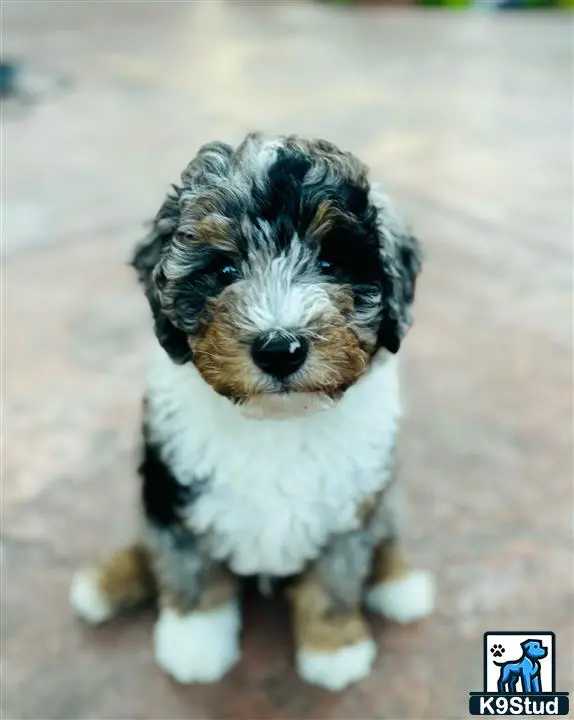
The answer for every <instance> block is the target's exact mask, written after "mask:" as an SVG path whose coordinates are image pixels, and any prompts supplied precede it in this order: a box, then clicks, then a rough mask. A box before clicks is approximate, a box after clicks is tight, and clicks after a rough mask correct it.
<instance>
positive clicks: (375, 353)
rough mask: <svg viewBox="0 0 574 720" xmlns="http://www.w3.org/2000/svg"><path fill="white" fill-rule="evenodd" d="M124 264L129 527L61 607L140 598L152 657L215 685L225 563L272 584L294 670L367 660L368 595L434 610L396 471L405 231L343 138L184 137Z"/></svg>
mask: <svg viewBox="0 0 574 720" xmlns="http://www.w3.org/2000/svg"><path fill="white" fill-rule="evenodd" d="M133 265H134V267H135V269H136V271H137V273H138V276H139V279H140V281H141V283H142V285H143V288H144V290H145V294H146V296H147V299H148V301H149V304H150V306H151V311H152V315H153V320H154V325H155V333H156V335H157V340H158V341H159V342H158V343H157V352H156V353H155V358H154V360H153V362H152V364H151V368H150V372H149V376H148V380H147V388H146V390H145V399H144V404H143V422H142V445H141V464H140V466H139V474H140V476H141V482H142V493H141V494H142V513H141V516H142V530H141V536H140V537H139V538H138V539H137V541H136V542H135V543H134V545H133V546H132V547H129V548H127V549H124V550H121V551H119V552H118V553H116V554H115V555H113V556H112V557H109V558H107V559H104V560H102V561H100V562H97V563H95V564H94V565H93V566H91V567H88V568H85V569H82V570H80V571H79V572H78V573H77V574H76V576H75V578H74V580H73V583H72V589H71V601H72V604H73V606H74V608H75V610H76V611H77V613H78V614H79V615H80V616H82V617H83V618H85V619H86V620H87V621H89V622H92V623H100V622H103V621H105V620H108V619H109V618H111V617H112V616H114V615H116V614H118V613H119V612H121V611H124V610H126V609H128V608H129V607H131V606H135V605H136V604H139V603H140V602H142V601H144V600H146V599H148V598H149V597H150V596H152V595H155V594H157V599H158V604H159V618H158V620H157V623H156V626H155V632H154V643H155V656H156V659H157V662H158V664H159V665H160V666H161V667H162V668H163V669H164V670H165V671H166V672H167V673H169V674H170V675H172V676H173V677H174V678H175V679H177V680H179V681H180V682H183V683H189V682H203V683H207V682H215V681H217V680H218V679H219V678H221V677H222V676H223V675H224V674H225V673H226V672H227V671H228V670H229V669H230V668H231V667H232V666H233V665H234V664H235V663H236V662H237V660H238V658H239V642H240V631H241V613H240V606H239V591H240V587H241V579H242V578H244V577H245V576H255V577H257V578H259V581H260V582H261V583H262V584H263V583H264V584H270V585H271V586H272V587H273V585H274V584H275V581H276V580H278V579H283V580H282V581H281V583H280V584H281V586H283V585H285V584H286V585H287V587H288V594H289V598H290V601H291V607H292V618H293V629H294V641H295V645H296V663H297V668H298V672H299V674H300V676H301V677H302V678H304V679H305V680H307V681H308V682H311V683H315V684H317V685H322V686H324V687H326V688H329V689H331V690H339V689H341V688H343V687H345V686H347V685H348V684H350V683H352V682H355V681H357V680H359V679H360V678H363V677H365V676H366V675H367V674H368V673H369V672H370V669H371V667H372V664H373V662H374V660H375V655H376V648H375V643H374V642H373V639H372V636H371V633H370V631H369V627H368V625H367V622H366V621H365V618H364V616H363V612H362V607H363V605H364V606H366V607H367V608H368V609H370V610H371V611H374V612H377V613H381V614H383V615H385V616H386V617H387V618H390V619H392V620H395V621H398V622H408V621H411V620H415V619H417V618H419V617H422V616H424V615H425V614H427V613H429V612H430V611H431V609H432V606H433V595H434V593H433V584H432V581H431V578H430V577H429V576H428V575H427V574H426V573H425V572H422V571H420V570H414V569H412V568H411V567H410V566H409V564H408V562H407V560H406V558H405V557H404V556H403V554H402V552H401V549H400V544H399V523H398V511H399V506H400V502H399V500H398V487H397V485H396V482H395V473H394V468H393V466H394V451H395V444H396V442H395V441H396V437H397V429H398V425H399V418H400V412H401V411H400V399H399V383H398V377H397V351H398V350H399V346H400V345H401V341H402V339H403V337H404V335H405V333H406V331H407V329H408V328H409V326H410V324H411V305H412V303H413V298H414V292H415V282H416V278H417V275H418V273H419V271H420V267H421V254H420V247H419V243H418V241H417V240H416V238H415V237H413V235H412V234H411V233H410V232H409V230H408V229H407V227H406V226H405V225H404V224H403V222H402V221H401V220H400V218H399V217H398V216H397V215H396V214H395V212H394V211H393V209H392V207H391V205H390V203H389V200H388V199H387V198H386V197H385V196H384V195H383V194H381V193H380V192H379V191H378V190H376V189H375V188H374V187H373V186H372V185H371V184H370V181H369V179H368V172H367V168H366V167H365V166H364V165H363V164H362V163H361V162H360V161H359V160H357V159H356V158H355V157H354V156H353V155H351V154H350V153H348V152H342V151H341V150H339V149H338V148H336V147H335V146H334V145H332V144H330V143H328V142H325V141H323V140H308V139H303V138H300V137H265V136H263V135H261V134H251V135H248V136H247V138H246V139H245V140H244V141H243V142H242V143H241V144H240V145H239V146H238V147H231V146H230V145H227V144H225V143H223V142H213V143H209V144H207V145H204V146H203V147H202V148H201V149H200V150H199V152H198V153H197V155H196V157H195V158H194V159H193V160H192V161H191V162H190V163H189V165H188V166H187V168H186V169H185V170H184V172H183V174H182V176H181V182H180V184H179V185H176V186H174V187H173V190H172V191H171V192H170V193H169V194H168V196H167V197H166V199H165V201H164V203H163V205H162V206H161V208H160V210H159V212H158V214H157V216H156V218H155V221H154V222H153V225H152V227H151V230H150V232H149V235H148V236H147V238H146V239H145V241H144V242H143V243H142V244H141V245H140V246H139V247H138V248H137V249H136V252H135V256H134V259H133ZM285 579H287V580H288V582H285Z"/></svg>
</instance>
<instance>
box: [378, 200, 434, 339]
mask: <svg viewBox="0 0 574 720" xmlns="http://www.w3.org/2000/svg"><path fill="white" fill-rule="evenodd" d="M375 204H376V207H377V210H378V227H379V243H380V257H381V265H382V270H383V278H384V282H383V295H384V297H383V303H384V308H383V314H382V319H381V324H380V327H379V333H378V346H379V347H384V348H386V349H387V350H388V351H389V352H391V353H396V352H398V350H399V348H400V346H401V342H402V340H403V338H404V336H405V335H406V333H407V331H408V329H409V328H410V326H411V324H412V314H411V308H412V304H413V301H414V298H415V288H416V283H417V277H418V275H419V273H420V271H421V268H422V261H423V253H422V247H421V244H420V242H419V240H418V239H417V238H416V237H415V236H414V235H413V234H411V233H410V232H409V230H408V228H406V227H405V226H404V224H403V223H402V222H401V221H400V220H399V219H398V218H397V216H396V215H395V213H394V211H393V210H392V209H391V207H390V205H389V203H388V201H387V199H386V198H384V197H382V196H380V197H377V198H376V203H375Z"/></svg>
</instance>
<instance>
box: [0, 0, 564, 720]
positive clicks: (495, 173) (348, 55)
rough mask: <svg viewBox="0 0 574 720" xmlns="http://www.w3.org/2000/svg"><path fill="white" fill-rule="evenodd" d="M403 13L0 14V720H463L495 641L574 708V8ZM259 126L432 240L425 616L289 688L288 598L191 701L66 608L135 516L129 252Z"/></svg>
mask: <svg viewBox="0 0 574 720" xmlns="http://www.w3.org/2000/svg"><path fill="white" fill-rule="evenodd" d="M393 4H394V5H395V6H396V5H401V6H403V7H400V8H398V7H389V5H388V4H385V3H382V2H376V1H375V0H371V2H362V3H357V2H350V1H349V2H345V3H343V2H328V1H326V0H323V2H313V1H312V0H309V1H308V2H304V1H300V2H295V1H292V2H288V1H286V2H282V3H278V2H251V3H246V2H240V1H239V0H227V1H225V0H207V1H204V2H192V1H179V2H175V1H170V2H168V1H163V2H162V1H160V0H158V1H157V2H156V1H154V0H146V1H141V2H122V1H114V2H104V1H103V0H99V1H93V2H89V1H83V2H80V1H79V0H78V1H77V2H72V1H70V2H48V1H47V0H35V1H34V2H32V1H29V0H22V1H21V2H17V1H13V0H4V1H3V3H2V40H3V61H4V63H5V64H4V65H3V66H2V75H1V78H0V84H2V91H3V99H2V263H3V272H2V301H3V302H2V312H3V323H2V331H3V333H2V339H3V357H2V360H3V368H4V371H3V418H4V426H3V429H4V432H3V437H2V441H3V446H2V450H3V463H2V545H1V550H2V573H3V582H2V648H1V650H2V656H3V657H2V687H3V692H2V705H3V707H2V717H4V718H245V719H247V718H250V719H251V720H252V719H253V718H285V719H287V718H310V717H314V718H356V719H359V718H415V719H421V718H460V717H463V716H466V714H467V702H468V692H469V691H470V690H480V689H481V682H482V634H483V632H484V631H487V630H489V631H494V630H508V629H519V630H528V629H533V630H536V629H538V630H541V629H543V630H553V631H555V632H556V634H557V648H558V665H557V687H558V689H564V690H570V691H572V689H573V688H572V684H571V678H572V672H573V668H572V647H573V646H574V644H573V640H574V638H573V636H572V627H573V623H572V620H573V617H572V612H573V607H574V605H573V597H572V587H573V576H572V568H573V565H572V550H573V536H572V522H573V518H572V509H573V492H572V491H573V488H572V473H573V467H572V439H573V423H572V410H573V408H572V391H573V383H572V329H573V325H572V322H573V313H572V237H573V214H572V200H573V195H572V191H573V182H572V151H573V128H574V125H573V113H572V110H573V52H572V51H573V40H572V38H573V35H572V30H573V27H572V22H571V20H572V17H571V15H570V14H569V13H568V12H567V11H565V10H564V9H515V10H514V11H513V12H509V11H506V10H502V9H499V8H498V7H497V5H498V4H497V3H495V2H488V3H487V2H475V3H464V4H465V5H472V7H468V8H466V9H463V10H459V9H454V10H453V9H451V8H446V7H445V8H442V7H437V8H424V7H421V4H422V5H425V4H429V3H427V2H422V3H417V2H414V1H413V2H408V1H407V0H402V1H399V0H396V2H395V3H393ZM432 4H433V5H438V4H441V5H452V4H455V5H459V4H461V3H459V2H456V3H454V2H445V3H438V2H433V3H432ZM505 4H512V5H517V4H521V5H539V4H540V3H538V2H536V3H535V2H530V1H529V2H522V3H517V2H513V3H505ZM545 4H546V5H550V4H551V3H545ZM556 4H557V5H558V4H559V3H556ZM562 4H564V3H562ZM10 63H13V65H11V64H10ZM253 129H261V130H264V131H267V132H271V133H273V132H278V133H292V132H296V133H303V134H307V135H318V136H323V137H325V138H328V139H329V140H331V141H334V142H335V143H337V144H339V145H341V146H342V147H344V148H346V149H349V150H352V151H354V152H355V153H357V154H358V155H359V156H360V157H361V158H363V159H364V160H365V161H366V162H367V163H369V164H370V166H371V167H372V173H373V176H374V177H375V178H376V179H378V180H379V181H380V182H382V183H383V185H384V186H385V187H386V189H387V191H388V192H389V193H391V194H392V195H393V196H394V197H395V200H396V201H397V203H398V205H399V206H400V207H401V209H402V211H403V213H404V214H405V215H406V216H407V217H408V218H409V220H410V222H411V223H412V225H413V226H414V228H415V230H416V232H417V234H418V235H419V236H420V237H421V238H422V240H423V241H424V243H425V246H426V250H427V263H426V266H425V271H424V274H423V276H422V279H421V282H420V287H419V292H418V299H417V304H416V323H415V326H414V328H413V330H412V331H411V333H410V335H409V336H408V339H407V341H406V343H405V345H404V351H403V365H404V376H405V394H406V404H407V414H406V421H405V425H404V429H403V434H402V441H401V448H400V452H401V463H402V473H403V480H402V481H403V482H404V483H405V485H406V487H407V493H408V496H409V506H408V513H407V516H408V517H407V526H406V542H407V544H408V546H409V547H410V549H411V550H412V553H413V554H414V556H415V557H416V558H417V561H418V562H419V564H420V565H423V566H426V567H428V568H430V569H431V570H432V571H433V572H435V573H436V575H437V579H438V584H439V601H438V608H437V612H436V614H435V615H434V616H433V617H432V618H430V619H429V620H427V621H425V622H424V623H421V624H420V625H418V626H413V627H408V628H399V627H396V626H393V625H392V624H388V623H384V622H382V621H380V620H373V623H374V628H375V632H376V635H377V638H378V641H379V645H380V657H379V660H378V662H377V666H376V669H375V672H374V673H373V675H372V676H371V677H370V678H368V679H367V680H365V681H364V682H362V683H361V684H359V685H357V686H356V687H353V688H351V689H349V690H348V691H347V692H344V693H341V694H336V695H329V694H327V693H325V692H323V691H321V690H318V689H314V688H311V687H308V686H305V685H303V684H302V683H301V682H300V681H299V680H298V679H297V678H296V676H295V673H294V671H293V667H292V654H291V645H290V639H289V630H288V624H287V615H286V610H285V608H284V607H283V606H282V604H281V602H280V601H278V602H271V603H269V602H253V603H252V604H251V606H250V608H249V615H248V621H247V626H246V630H245V637H244V656H243V660H242V661H241V663H240V665H239V666H238V667H237V668H236V669H234V670H233V672H232V673H231V674H230V675H229V677H227V678H226V679H225V680H224V681H223V682H222V683H221V684H219V685H217V686H215V687H191V688H185V687H179V686H177V685H175V684H174V683H172V682H171V681H170V680H169V679H167V678H166V677H164V676H163V675H162V673H161V672H160V671H159V670H158V669H156V667H155V666H154V663H153V658H152V651H151V628H152V622H153V613H152V612H149V613H146V612H144V613H143V614H142V615H140V616H138V617H137V618H128V619H126V620H125V621H121V622H117V623H113V624H112V625H110V626H108V627H106V628H103V629H101V630H99V631H87V630H85V629H84V628H82V627H81V626H80V625H79V624H78V623H77V622H76V621H75V620H74V618H73V617H72V614H71V612H70V610H69V608H68V603H67V592H68V583H69V580H70V575H71V572H72V570H73V569H74V568H75V567H76V566H77V565H78V564H80V563H83V562H85V561H87V560H89V559H91V558H92V557H94V556H95V555H98V554H100V553H104V552H106V551H107V550H110V549H111V548H113V547H115V546H116V545H118V544H120V543H122V542H124V541H126V540H128V539H129V538H130V537H131V534H132V532H133V529H134V526H135V502H136V501H135V498H136V493H137V485H136V482H135V473H134V449H135V443H136V437H137V424H138V418H139V408H140V397H141V392H142V387H143V380H144V373H145V368H146V363H147V357H148V353H149V350H150V347H151V345H152V343H153V337H152V332H151V329H150V327H151V326H150V320H149V317H148V310H147V306H146V304H145V301H144V299H143V296H142V294H141V292H140V290H139V288H138V287H137V286H136V282H135V279H134V277H133V275H132V272H131V271H130V269H129V268H128V267H127V264H126V261H127V259H128V257H129V253H130V249H131V247H132V246H133V244H134V243H135V242H136V241H137V240H138V239H139V238H140V237H141V235H142V226H143V223H144V222H145V221H146V220H147V219H149V218H151V217H152V216H153V215H154V214H155V211H156V210H157V208H158V207H159V205H160V203H161V201H162V198H163V196H164V193H165V191H166V189H167V188H168V186H169V184H170V183H171V182H177V179H178V177H179V173H180V171H181V170H182V169H183V167H184V166H185V165H186V164H187V162H188V160H189V159H190V158H191V156H192V155H193V154H194V153H195V151H196V150H197V148H198V147H199V146H200V145H201V144H202V143H204V142H206V141H208V140H212V139H221V140H226V141H229V142H236V141H239V140H240V139H241V138H242V136H243V135H244V134H245V133H246V132H247V131H249V130H253Z"/></svg>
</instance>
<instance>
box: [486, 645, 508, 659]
mask: <svg viewBox="0 0 574 720" xmlns="http://www.w3.org/2000/svg"><path fill="white" fill-rule="evenodd" d="M490 652H491V653H492V655H493V657H502V655H503V654H504V652H505V650H504V648H503V647H502V645H498V644H495V645H493V646H492V647H491V648H490Z"/></svg>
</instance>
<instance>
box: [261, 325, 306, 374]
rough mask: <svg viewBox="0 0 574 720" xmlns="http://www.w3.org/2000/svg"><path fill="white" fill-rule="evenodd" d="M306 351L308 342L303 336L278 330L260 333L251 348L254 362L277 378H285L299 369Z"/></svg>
mask: <svg viewBox="0 0 574 720" xmlns="http://www.w3.org/2000/svg"><path fill="white" fill-rule="evenodd" d="M308 351H309V343H308V342H307V340H305V338H304V337H300V336H297V335H283V334H281V333H278V332H274V333H267V334H265V335H260V336H259V337H258V338H257V339H256V340H255V341H254V343H253V346H252V348H251V354H252V356H253V360H254V362H255V364H256V365H257V366H258V367H260V368H261V370H263V371H265V372H266V373H269V375H274V376H275V377H277V378H285V377H287V376H288V375H292V374H293V373H294V372H296V371H297V370H299V368H300V367H301V365H303V363H304V362H305V358H306V357H307V353H308Z"/></svg>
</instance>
